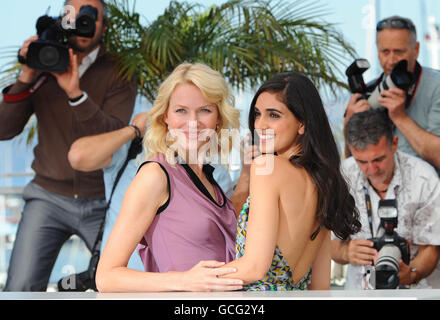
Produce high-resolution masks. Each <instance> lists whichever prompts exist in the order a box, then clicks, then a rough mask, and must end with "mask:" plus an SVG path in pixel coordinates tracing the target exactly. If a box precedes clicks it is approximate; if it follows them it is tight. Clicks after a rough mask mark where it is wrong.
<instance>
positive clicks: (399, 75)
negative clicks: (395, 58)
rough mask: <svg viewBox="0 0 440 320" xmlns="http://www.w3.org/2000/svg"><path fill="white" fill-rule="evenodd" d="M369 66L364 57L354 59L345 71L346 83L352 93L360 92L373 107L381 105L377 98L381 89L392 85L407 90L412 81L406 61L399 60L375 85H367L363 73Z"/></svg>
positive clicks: (386, 88) (389, 87)
mask: <svg viewBox="0 0 440 320" xmlns="http://www.w3.org/2000/svg"><path fill="white" fill-rule="evenodd" d="M369 68H370V63H369V62H368V60H366V59H356V60H355V61H354V62H353V63H352V64H351V65H350V66H349V67H348V68H347V70H346V71H345V74H346V76H347V78H348V85H349V87H350V91H351V92H352V93H360V94H362V99H366V100H368V104H369V105H370V106H371V108H373V109H377V108H379V107H381V105H380V103H379V101H378V98H379V97H380V95H381V92H382V91H383V90H388V89H391V88H394V87H397V88H400V89H402V90H404V91H408V89H409V87H410V86H411V83H412V82H413V74H412V73H411V72H409V71H408V61H407V60H401V61H399V62H398V63H397V64H396V65H395V66H394V68H393V70H391V73H390V74H389V75H385V76H384V77H383V79H382V80H381V81H380V82H379V83H377V85H376V83H375V85H367V84H365V82H364V79H363V75H362V74H363V73H364V72H365V71H366V70H368V69H369Z"/></svg>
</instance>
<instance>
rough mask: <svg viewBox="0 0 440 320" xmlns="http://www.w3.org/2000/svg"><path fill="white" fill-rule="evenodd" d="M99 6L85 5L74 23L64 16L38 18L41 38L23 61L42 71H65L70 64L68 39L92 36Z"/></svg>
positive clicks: (32, 44) (32, 45)
mask: <svg viewBox="0 0 440 320" xmlns="http://www.w3.org/2000/svg"><path fill="white" fill-rule="evenodd" d="M97 19H98V9H96V8H95V7H93V6H91V5H85V6H82V7H81V8H80V10H79V13H78V16H77V17H76V19H75V21H74V25H75V28H72V25H73V22H71V21H67V23H66V20H63V17H57V18H52V17H49V16H48V15H44V16H41V17H39V18H38V20H37V24H36V28H37V35H38V40H37V41H34V42H32V43H31V44H30V45H29V51H28V53H27V57H26V60H24V61H23V60H20V58H21V59H22V57H19V61H20V62H21V63H25V64H26V65H28V66H29V67H30V68H32V69H35V70H40V71H43V72H58V73H64V72H66V70H67V66H68V65H69V48H68V39H69V38H70V37H72V36H80V37H86V38H93V36H94V34H95V30H96V20H97Z"/></svg>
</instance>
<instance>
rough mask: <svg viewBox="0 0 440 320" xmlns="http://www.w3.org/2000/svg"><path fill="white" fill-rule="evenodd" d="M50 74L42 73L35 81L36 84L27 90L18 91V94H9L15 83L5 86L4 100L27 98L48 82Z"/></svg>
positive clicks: (16, 100)
mask: <svg viewBox="0 0 440 320" xmlns="http://www.w3.org/2000/svg"><path fill="white" fill-rule="evenodd" d="M49 76H50V74H49V73H46V72H44V73H42V74H41V75H40V76H39V77H38V78H37V81H36V82H35V84H34V85H32V87H31V88H30V89H29V90H26V91H24V92H20V93H16V94H8V92H9V90H10V89H11V88H12V86H13V84H12V85H10V86H8V87H6V88H4V89H3V91H2V94H3V101H4V102H20V101H23V100H25V99H27V98H28V97H29V96H30V95H32V94H33V93H34V92H35V91H37V90H38V89H40V88H41V87H42V86H43V84H45V83H46V81H47V80H48V79H49Z"/></svg>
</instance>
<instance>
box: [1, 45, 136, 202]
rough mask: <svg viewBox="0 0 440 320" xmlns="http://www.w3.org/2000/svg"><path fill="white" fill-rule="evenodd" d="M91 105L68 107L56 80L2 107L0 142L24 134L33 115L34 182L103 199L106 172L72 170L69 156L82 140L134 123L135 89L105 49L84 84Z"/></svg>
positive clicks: (16, 89)
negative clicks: (35, 125)
mask: <svg viewBox="0 0 440 320" xmlns="http://www.w3.org/2000/svg"><path fill="white" fill-rule="evenodd" d="M30 86H31V85H28V84H24V83H22V82H20V81H17V82H16V83H15V84H14V86H13V87H12V88H11V89H10V90H9V92H8V93H9V94H15V93H20V92H24V91H25V90H27V89H29V87H30ZM80 88H81V90H83V91H85V92H86V93H87V95H88V99H87V100H86V101H84V102H83V103H81V104H80V105H78V106H75V107H72V106H70V105H69V103H68V98H67V95H66V93H65V92H64V91H63V90H62V89H61V88H60V87H59V86H58V83H57V81H56V79H55V78H54V77H52V76H50V78H49V79H48V81H47V82H46V83H45V84H44V85H43V86H42V87H41V88H39V89H38V90H37V91H36V92H34V93H33V94H32V95H31V96H30V97H29V98H27V99H25V100H22V101H19V102H13V103H6V102H3V101H2V102H0V140H7V139H11V138H13V137H15V136H16V135H18V134H20V133H21V132H22V131H23V129H24V127H25V125H26V123H27V122H28V120H29V118H30V117H31V115H32V114H33V113H35V115H36V117H37V121H38V144H37V146H36V147H35V148H34V156H35V158H34V161H33V163H32V169H34V171H35V178H34V182H35V183H37V184H38V185H40V186H41V187H43V188H45V189H46V190H48V191H51V192H54V193H58V194H61V195H64V196H67V197H75V198H98V197H100V198H101V197H105V193H104V183H103V179H102V170H97V171H93V172H88V173H86V172H80V171H76V170H73V169H72V167H71V166H70V164H69V161H68V159H67V153H68V151H69V148H70V146H71V144H72V143H73V141H75V140H76V139H78V138H79V137H83V136H88V135H94V134H98V133H103V132H108V131H112V130H116V129H119V128H122V127H123V126H125V125H127V124H128V122H129V121H130V118H131V114H132V112H133V109H134V103H135V98H136V85H135V82H134V80H133V81H132V82H131V83H128V82H126V81H122V80H119V79H117V69H116V64H115V62H114V61H113V59H112V58H111V56H110V55H109V54H108V53H107V52H106V51H105V49H103V48H101V49H100V51H99V54H98V57H97V59H96V61H95V62H94V63H93V64H92V65H91V66H90V67H89V69H87V71H86V72H85V73H84V75H83V76H82V77H81V79H80Z"/></svg>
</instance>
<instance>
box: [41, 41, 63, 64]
mask: <svg viewBox="0 0 440 320" xmlns="http://www.w3.org/2000/svg"><path fill="white" fill-rule="evenodd" d="M38 58H39V60H40V62H41V64H43V65H44V66H46V67H52V66H54V65H56V64H57V63H58V61H59V59H60V54H59V52H58V49H57V48H55V47H53V46H44V47H42V48H41V50H40V52H39V53H38Z"/></svg>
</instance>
